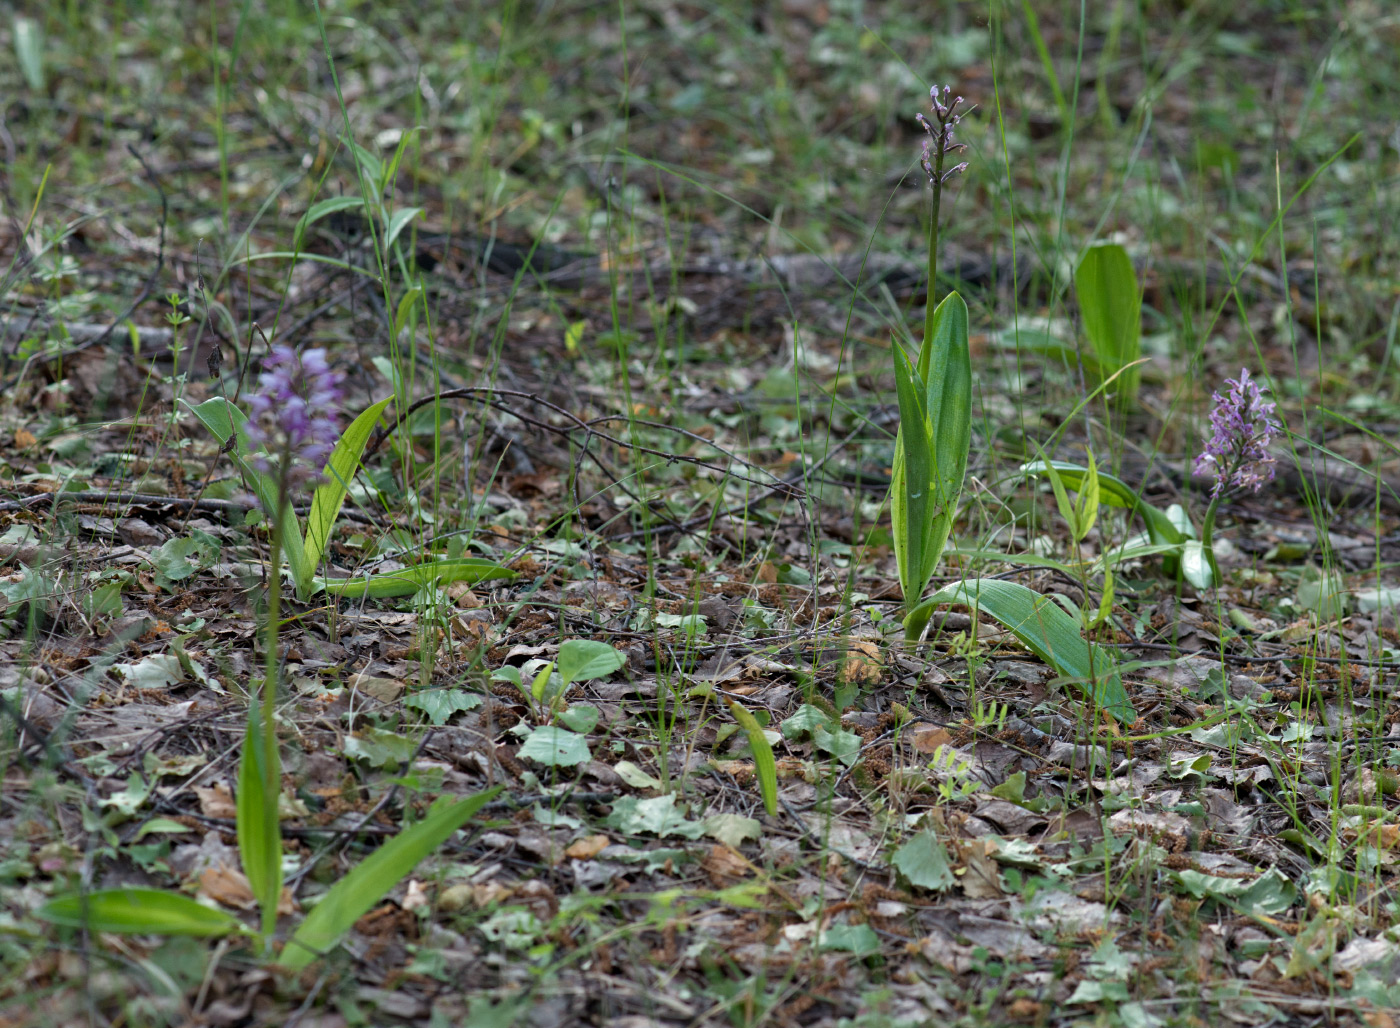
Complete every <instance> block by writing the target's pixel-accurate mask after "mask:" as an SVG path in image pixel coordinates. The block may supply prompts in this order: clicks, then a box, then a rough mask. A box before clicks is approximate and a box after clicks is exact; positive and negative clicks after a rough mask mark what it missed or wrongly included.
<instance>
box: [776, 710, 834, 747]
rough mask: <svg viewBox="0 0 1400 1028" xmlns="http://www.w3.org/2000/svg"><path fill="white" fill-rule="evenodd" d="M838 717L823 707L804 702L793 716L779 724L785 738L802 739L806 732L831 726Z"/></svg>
mask: <svg viewBox="0 0 1400 1028" xmlns="http://www.w3.org/2000/svg"><path fill="white" fill-rule="evenodd" d="M835 720H836V719H835V718H833V717H832V716H831V715H830V714H828V713H827V712H826V711H824V710H822V709H821V707H817V706H814V705H813V704H811V703H804V704H802V706H800V707H798V708H797V712H796V713H795V714H793V715H792V716H791V717H787V718H784V719H783V721H782V723H781V724H779V725H778V728H779V729H781V731H782V733H783V738H784V739H800V738H802V736H803V734H804V733H807V732H815V731H816V730H817V729H818V728H828V727H831V725H832V723H833V722H834V721H835Z"/></svg>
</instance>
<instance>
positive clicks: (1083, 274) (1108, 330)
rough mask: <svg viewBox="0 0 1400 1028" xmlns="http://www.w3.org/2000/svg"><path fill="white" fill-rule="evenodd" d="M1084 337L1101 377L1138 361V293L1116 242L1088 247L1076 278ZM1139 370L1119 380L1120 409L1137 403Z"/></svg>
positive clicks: (1130, 268)
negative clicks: (1091, 347) (1087, 339)
mask: <svg viewBox="0 0 1400 1028" xmlns="http://www.w3.org/2000/svg"><path fill="white" fill-rule="evenodd" d="M1074 288H1075V291H1076V292H1077V293H1078V295H1079V313H1080V317H1081V318H1082V319H1083V321H1084V334H1085V335H1086V336H1088V337H1089V344H1090V345H1091V346H1093V348H1094V352H1095V353H1096V354H1097V355H1098V358H1099V364H1100V365H1101V366H1102V368H1103V373H1104V377H1108V376H1109V375H1112V374H1113V373H1114V372H1115V371H1119V370H1120V369H1123V368H1124V367H1126V366H1127V365H1129V364H1131V363H1132V362H1133V361H1135V360H1137V359H1138V357H1139V356H1141V352H1142V347H1141V335H1142V292H1141V290H1140V289H1139V288H1138V280H1137V273H1136V272H1135V271H1133V262H1132V260H1131V259H1130V258H1129V257H1128V251H1126V250H1124V249H1123V247H1121V246H1119V245H1118V244H1117V243H1102V244H1100V245H1098V246H1091V247H1089V249H1088V250H1086V251H1085V253H1084V258H1083V259H1082V260H1081V261H1080V262H1079V267H1078V268H1077V269H1076V270H1075V273H1074ZM1139 377H1140V372H1139V369H1138V368H1136V367H1133V368H1128V369H1127V370H1126V371H1124V372H1123V374H1122V376H1121V377H1120V378H1119V379H1118V404H1119V406H1120V407H1128V406H1131V405H1132V404H1134V403H1135V402H1136V401H1137V392H1138V379H1139Z"/></svg>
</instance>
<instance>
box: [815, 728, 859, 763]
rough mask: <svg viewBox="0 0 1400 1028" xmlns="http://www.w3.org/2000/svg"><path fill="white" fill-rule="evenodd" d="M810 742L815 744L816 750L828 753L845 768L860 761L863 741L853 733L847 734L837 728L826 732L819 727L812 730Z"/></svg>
mask: <svg viewBox="0 0 1400 1028" xmlns="http://www.w3.org/2000/svg"><path fill="white" fill-rule="evenodd" d="M812 741H813V742H814V743H816V744H817V749H819V750H822V751H823V752H825V753H830V754H831V755H832V756H833V757H835V758H836V759H837V760H839V761H841V763H843V764H845V765H846V766H847V767H854V766H855V763H856V761H857V760H859V759H860V748H861V746H863V745H864V740H862V739H861V737H860V736H858V735H856V733H855V732H847V731H844V730H843V729H841V728H839V727H838V728H836V730H835V731H828V730H827V729H826V728H823V727H820V726H818V727H817V728H813V729H812Z"/></svg>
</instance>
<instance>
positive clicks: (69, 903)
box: [34, 888, 247, 937]
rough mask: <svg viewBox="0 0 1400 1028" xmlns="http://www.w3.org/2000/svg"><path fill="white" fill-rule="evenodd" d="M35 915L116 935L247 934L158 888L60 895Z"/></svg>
mask: <svg viewBox="0 0 1400 1028" xmlns="http://www.w3.org/2000/svg"><path fill="white" fill-rule="evenodd" d="M34 913H35V915H36V916H38V917H41V918H43V919H44V920H45V921H50V922H52V923H54V924H61V925H67V926H69V927H72V928H86V929H87V930H88V931H92V932H112V933H113V934H116V935H199V936H205V937H213V936H219V935H228V934H230V933H233V932H245V931H246V930H247V929H246V928H244V926H243V923H242V922H241V921H239V920H238V919H237V918H236V917H234V916H232V915H231V914H226V913H224V912H223V911H222V910H215V909H213V908H212V907H206V906H204V905H203V904H202V903H197V902H195V901H194V900H192V899H191V898H190V897H188V896H182V895H181V894H180V893H178V892H164V891H162V890H160V889H138V888H132V889H103V890H101V891H99V892H90V893H87V894H86V895H83V894H75V895H70V896H60V897H59V898H58V899H55V900H50V901H49V902H48V903H46V904H44V905H43V906H42V907H40V908H39V909H38V910H36V911H35V912H34Z"/></svg>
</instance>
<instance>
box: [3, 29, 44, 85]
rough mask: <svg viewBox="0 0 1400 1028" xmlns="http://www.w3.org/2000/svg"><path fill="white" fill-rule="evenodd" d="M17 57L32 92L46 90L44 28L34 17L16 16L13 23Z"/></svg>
mask: <svg viewBox="0 0 1400 1028" xmlns="http://www.w3.org/2000/svg"><path fill="white" fill-rule="evenodd" d="M10 28H11V31H12V33H13V35H14V40H15V57H16V59H17V60H18V61H19V69H20V71H21V72H22V73H23V75H24V83H25V85H27V86H28V87H29V89H30V91H31V92H34V93H43V92H44V30H43V29H42V28H40V27H39V23H38V22H37V21H35V20H34V19H33V18H24V17H20V16H18V15H17V16H16V17H15V19H14V21H13V22H12V23H11V26H10Z"/></svg>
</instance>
